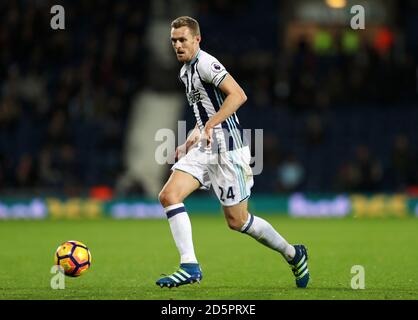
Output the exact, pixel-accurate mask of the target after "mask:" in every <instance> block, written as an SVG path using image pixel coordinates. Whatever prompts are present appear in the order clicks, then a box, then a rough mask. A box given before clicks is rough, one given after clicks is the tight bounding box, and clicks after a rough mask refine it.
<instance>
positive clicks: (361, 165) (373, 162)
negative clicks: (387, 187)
mask: <svg viewBox="0 0 418 320" xmlns="http://www.w3.org/2000/svg"><path fill="white" fill-rule="evenodd" d="M353 167H354V170H355V171H356V172H357V173H358V180H357V183H356V184H355V191H361V192H372V191H379V188H380V186H381V183H382V180H383V171H382V166H381V164H380V162H379V160H377V159H375V158H373V157H372V156H371V155H370V150H369V148H368V147H367V146H365V145H360V146H358V147H357V148H356V158H355V160H354V162H353Z"/></svg>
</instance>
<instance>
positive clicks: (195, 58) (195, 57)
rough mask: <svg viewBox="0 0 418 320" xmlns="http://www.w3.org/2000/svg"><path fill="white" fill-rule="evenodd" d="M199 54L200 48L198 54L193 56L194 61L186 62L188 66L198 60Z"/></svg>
mask: <svg viewBox="0 0 418 320" xmlns="http://www.w3.org/2000/svg"><path fill="white" fill-rule="evenodd" d="M199 53H200V48H197V50H196V52H195V53H194V55H193V58H192V60H190V61H189V62H186V64H193V63H194V62H195V61H196V60H197V57H198V56H199Z"/></svg>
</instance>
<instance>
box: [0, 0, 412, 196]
mask: <svg viewBox="0 0 418 320" xmlns="http://www.w3.org/2000/svg"><path fill="white" fill-rule="evenodd" d="M61 2H62V3H63V4H64V7H65V10H66V24H67V25H71V28H70V29H67V30H52V29H51V28H50V26H49V21H50V18H51V13H50V11H49V8H50V7H51V6H52V5H54V4H55V3H53V2H52V1H48V0H45V1H2V2H0V48H1V50H0V191H2V192H4V191H5V190H8V189H19V190H30V191H33V190H34V189H43V190H53V191H59V192H65V193H66V194H80V193H82V192H83V191H84V190H86V188H88V187H91V186H95V185H107V186H110V187H114V186H115V183H116V180H117V177H118V176H119V175H120V174H121V173H122V171H123V170H124V168H123V161H122V156H123V147H124V139H125V138H126V136H125V133H126V121H127V118H128V116H129V112H130V106H131V100H132V97H133V96H134V95H135V94H136V93H137V92H139V91H140V90H141V89H143V88H144V87H145V85H146V81H147V72H148V71H149V68H148V67H149V66H148V65H147V61H149V59H150V57H149V54H150V53H149V50H148V49H149V48H148V45H147V43H146V41H145V39H146V38H145V36H146V32H147V27H148V26H149V18H150V16H149V14H148V13H149V11H150V6H151V2H150V1H111V0H103V1H100V6H96V5H95V4H94V2H92V1H86V0H81V1H61ZM195 10H196V18H197V19H198V20H199V21H200V23H201V29H202V37H203V41H202V48H203V49H205V50H207V51H209V52H210V53H212V54H214V55H215V56H217V57H218V58H219V59H220V60H221V61H222V62H223V64H224V65H225V66H227V68H228V70H229V71H230V72H231V73H232V74H233V75H234V77H235V78H236V79H239V83H240V84H241V85H242V86H243V87H244V90H245V91H246V93H247V96H248V98H249V100H248V102H247V103H246V106H245V108H243V109H242V111H241V110H240V113H239V116H240V119H241V120H242V123H243V124H244V126H246V127H249V126H253V128H263V129H264V130H265V142H264V144H265V145H264V152H265V154H264V161H265V164H264V168H265V172H264V173H263V174H262V176H258V177H256V187H257V188H258V189H259V190H261V191H266V192H291V191H296V190H305V191H342V192H343V191H353V192H355V191H365V192H367V191H399V190H405V188H407V187H408V186H410V185H414V184H417V183H418V169H417V166H416V163H417V151H418V150H417V149H416V147H415V146H416V143H417V142H418V141H416V139H415V137H414V136H413V135H414V134H415V131H414V130H413V128H414V124H413V123H414V121H415V120H414V119H415V118H414V117H417V113H418V111H414V108H411V106H416V105H417V103H418V99H417V88H418V85H417V79H416V68H417V61H418V54H417V51H416V50H417V48H416V47H414V48H410V47H407V46H406V45H403V43H401V42H399V41H398V40H399V39H404V38H402V37H400V38H399V39H398V38H396V37H395V38H394V41H393V45H391V46H389V47H388V48H387V50H384V51H380V50H379V49H377V48H375V47H374V46H372V45H370V44H368V43H360V45H359V46H358V48H357V49H356V50H354V51H349V52H347V51H345V50H343V47H341V46H339V45H338V43H340V41H341V39H342V38H340V37H339V36H338V35H337V38H336V43H337V45H336V47H335V48H334V50H333V51H332V52H327V53H324V52H321V51H318V50H316V48H315V47H314V46H313V44H312V43H310V42H309V41H307V39H305V38H300V39H299V41H298V43H297V45H296V46H295V47H294V48H292V49H291V50H286V49H285V48H284V46H283V44H282V43H281V41H282V40H283V39H282V34H281V33H280V32H279V30H280V26H283V25H282V18H283V17H281V16H280V14H279V10H278V7H277V2H276V1H266V2H265V4H264V6H260V5H258V4H257V1H251V0H246V1H199V2H196V5H195ZM248 21H251V23H248ZM406 24H407V22H405V21H404V27H405V28H406V27H407V25H406ZM405 32H406V31H405ZM399 34H401V35H402V30H400V31H399ZM404 36H405V34H404ZM414 50H415V51H414ZM176 89H178V90H183V88H180V87H176ZM370 108H374V109H373V112H372V114H373V115H374V116H375V117H373V116H372V117H370V121H372V122H373V121H376V122H380V121H381V120H382V119H383V120H382V121H381V123H380V125H377V124H376V125H374V126H373V125H371V126H370V132H369V133H368V132H366V131H367V130H368V129H369V128H368V125H367V121H366V122H364V121H363V120H364V119H363V118H362V117H363V115H364V112H365V111H367V110H369V109H370ZM354 109H356V110H357V111H355V115H354V116H353V114H352V117H351V118H350V119H351V120H350V121H351V122H349V123H348V122H347V123H348V124H347V123H346V117H345V116H344V114H345V113H346V112H347V110H354ZM393 109H396V110H399V111H398V112H397V115H396V116H397V118H396V119H394V118H393V117H392V116H391V115H392V113H391V111H390V110H393ZM407 109H408V110H409V111H408V112H409V113H405V112H404V111H403V110H407ZM411 109H412V111H411ZM415 109H416V107H415ZM385 110H389V111H388V112H386V111H385ZM186 112H188V113H190V110H187V111H186ZM284 114H287V116H288V117H291V118H292V119H293V120H294V121H295V123H297V124H295V126H289V123H292V122H287V120H285V119H284V118H283V115H284ZM417 120H418V119H417ZM347 121H348V120H347ZM390 121H394V122H396V121H399V123H403V122H405V123H409V124H411V125H410V126H408V125H407V126H400V127H399V126H397V125H394V126H393V127H392V126H391V125H390ZM359 123H362V124H361V125H358V124H359ZM383 123H385V124H384V125H383ZM416 123H417V122H415V124H416ZM345 124H347V126H350V128H349V129H348V130H345V129H344V128H345V127H344V126H345ZM387 124H389V126H388V125H387ZM415 126H416V125H415ZM411 128H412V129H411ZM298 130H299V131H298ZM361 130H363V131H362V132H363V133H364V135H362V134H358V132H360V131H361ZM380 134H381V135H382V136H384V137H382V139H381V141H379V143H377V142H378V140H377V139H378V138H379V136H380ZM415 135H416V134H415ZM377 145H379V146H378V147H376V146H377ZM348 146H349V147H348Z"/></svg>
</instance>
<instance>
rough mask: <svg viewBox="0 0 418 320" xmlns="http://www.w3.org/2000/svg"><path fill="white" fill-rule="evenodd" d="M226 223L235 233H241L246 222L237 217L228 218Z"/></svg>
mask: <svg viewBox="0 0 418 320" xmlns="http://www.w3.org/2000/svg"><path fill="white" fill-rule="evenodd" d="M226 221H227V223H228V227H229V228H230V229H231V230H235V231H241V228H242V226H243V225H244V224H245V221H242V220H241V219H239V218H235V217H228V218H227V219H226Z"/></svg>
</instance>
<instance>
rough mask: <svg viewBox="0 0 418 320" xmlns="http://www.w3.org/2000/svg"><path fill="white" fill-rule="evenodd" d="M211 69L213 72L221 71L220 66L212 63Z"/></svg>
mask: <svg viewBox="0 0 418 320" xmlns="http://www.w3.org/2000/svg"><path fill="white" fill-rule="evenodd" d="M211 68H212V71H213V72H219V71H221V70H222V66H221V65H220V64H219V63H217V62H214V63H212V65H211Z"/></svg>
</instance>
